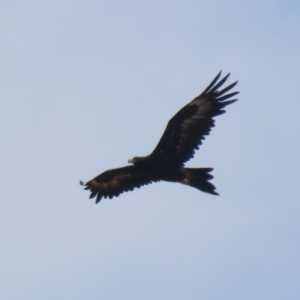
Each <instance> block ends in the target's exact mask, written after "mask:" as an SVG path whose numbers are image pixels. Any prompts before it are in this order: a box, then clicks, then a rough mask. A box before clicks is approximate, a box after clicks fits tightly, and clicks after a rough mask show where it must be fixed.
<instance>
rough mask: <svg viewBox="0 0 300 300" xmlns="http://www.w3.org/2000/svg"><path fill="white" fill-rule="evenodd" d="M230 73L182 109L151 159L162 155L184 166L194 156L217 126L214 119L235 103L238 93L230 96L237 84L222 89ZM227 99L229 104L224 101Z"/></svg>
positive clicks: (170, 122)
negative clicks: (235, 96) (212, 129)
mask: <svg viewBox="0 0 300 300" xmlns="http://www.w3.org/2000/svg"><path fill="white" fill-rule="evenodd" d="M229 75H230V74H228V75H227V76H225V77H224V78H223V79H222V80H220V81H219V82H218V80H219V78H220V76H221V72H220V73H219V74H218V75H217V76H216V77H215V79H214V80H213V81H212V82H211V84H210V85H209V86H208V87H207V88H206V89H205V91H204V92H203V93H202V94H201V95H199V96H198V97H196V98H195V99H194V100H193V101H191V102H190V103H189V104H187V105H186V106H185V107H183V108H182V109H181V110H180V111H179V112H178V113H177V114H176V115H175V116H174V117H173V118H172V119H171V120H170V121H169V122H168V125H167V127H166V130H165V132H164V133H163V135H162V137H161V139H160V141H159V143H158V145H157V146H156V148H155V149H154V151H153V152H152V154H151V155H152V156H159V157H161V158H166V159H168V160H172V161H173V162H174V163H177V164H178V165H182V164H183V163H184V162H186V161H187V160H189V159H191V158H192V157H193V156H194V153H195V150H196V149H199V146H200V145H201V144H202V140H204V139H205V136H206V135H208V134H209V132H210V130H211V128H212V127H213V126H214V120H213V117H215V116H218V115H221V114H223V113H224V112H225V111H224V110H223V108H224V107H225V106H226V105H228V104H231V103H233V102H235V101H236V99H232V97H233V96H234V95H236V94H238V92H233V93H229V94H228V93H227V92H228V91H229V90H231V89H232V88H233V87H234V86H235V85H236V84H237V82H234V83H233V84H231V85H229V86H228V87H226V88H224V89H222V90H219V88H220V87H221V86H222V85H223V84H224V82H225V81H226V80H227V78H228V77H229ZM225 100H226V101H225Z"/></svg>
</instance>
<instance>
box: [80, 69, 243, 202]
mask: <svg viewBox="0 0 300 300" xmlns="http://www.w3.org/2000/svg"><path fill="white" fill-rule="evenodd" d="M220 76H221V72H220V73H219V74H218V75H217V76H216V78H215V79H214V80H213V81H212V83H211V84H210V85H209V86H208V87H207V88H206V89H205V90H204V92H203V93H202V94H200V95H199V96H198V97H196V98H195V99H194V100H193V101H191V102H190V103H188V104H187V105H186V106H185V107H183V108H182V109H181V110H180V111H179V112H178V113H177V114H176V115H175V116H174V117H173V118H172V119H171V120H170V121H169V122H168V125H167V127H166V130H165V132H164V133H163V135H162V137H161V139H160V141H159V142H158V145H157V146H156V148H155V149H154V150H153V152H152V153H151V154H150V155H148V156H145V157H134V158H133V159H131V160H129V162H130V163H132V164H133V165H131V166H127V167H123V168H118V169H112V170H108V171H106V172H104V173H102V174H100V175H98V176H97V177H95V178H94V179H92V180H90V181H88V182H86V183H82V182H80V183H81V184H84V185H85V186H86V188H85V189H87V190H90V191H91V195H90V198H93V197H95V196H97V198H96V203H98V202H99V201H100V200H101V199H102V197H104V198H107V197H109V198H112V197H114V196H115V197H116V196H119V194H121V193H123V192H126V191H130V190H133V189H134V188H139V187H141V186H142V185H146V184H149V183H152V182H157V181H160V180H164V181H171V182H180V183H182V184H186V185H189V186H192V187H195V188H197V189H199V190H201V191H203V192H207V193H210V194H214V195H218V194H217V192H216V191H215V189H216V188H215V187H214V185H213V184H212V183H210V182H209V180H210V179H212V178H213V177H212V175H210V174H209V173H210V172H211V171H212V170H213V169H212V168H198V169H192V168H184V164H185V162H186V161H188V160H189V159H191V158H192V157H193V156H194V153H195V150H196V149H199V146H200V145H201V144H202V140H204V138H205V136H206V135H208V134H209V132H210V130H211V128H212V127H213V126H214V120H213V117H215V116H218V115H220V114H222V113H224V112H225V111H224V110H223V108H224V107H225V106H227V105H228V104H231V103H233V102H234V101H236V99H231V98H232V97H233V96H234V95H236V94H238V92H233V93H230V94H226V93H227V92H228V91H229V90H231V89H232V88H233V87H234V86H235V85H236V83H237V82H235V83H233V84H231V85H229V86H228V87H226V88H224V89H223V90H220V91H219V90H218V89H219V88H220V87H221V86H222V85H223V84H224V82H225V81H226V80H227V78H228V77H229V74H228V75H227V76H225V77H224V78H223V79H222V80H220V81H219V82H218V80H219V78H220ZM225 100H226V101H225Z"/></svg>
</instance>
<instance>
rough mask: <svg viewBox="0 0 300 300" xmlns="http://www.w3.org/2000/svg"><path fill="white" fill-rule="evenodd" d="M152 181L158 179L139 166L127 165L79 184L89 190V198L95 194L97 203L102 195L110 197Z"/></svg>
mask: <svg viewBox="0 0 300 300" xmlns="http://www.w3.org/2000/svg"><path fill="white" fill-rule="evenodd" d="M153 181H158V179H155V178H151V176H150V175H149V174H147V173H146V172H144V171H143V170H142V169H141V168H139V167H136V166H128V167H123V168H118V169H112V170H108V171H105V172H103V173H102V174H100V175H98V176H97V177H95V178H94V179H92V180H90V181H88V182H86V183H83V182H82V181H80V184H81V185H84V186H86V187H85V189H86V190H90V191H91V195H90V198H94V197H95V196H97V198H96V203H98V202H100V200H101V199H102V197H104V198H107V197H108V198H110V199H111V198H112V197H117V196H119V195H120V194H121V193H123V192H127V191H132V190H133V189H134V188H139V187H141V186H142V185H146V184H149V183H151V182H153Z"/></svg>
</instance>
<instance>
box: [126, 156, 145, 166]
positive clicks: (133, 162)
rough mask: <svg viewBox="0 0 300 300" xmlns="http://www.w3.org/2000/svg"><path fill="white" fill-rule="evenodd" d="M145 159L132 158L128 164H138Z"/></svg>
mask: <svg viewBox="0 0 300 300" xmlns="http://www.w3.org/2000/svg"><path fill="white" fill-rule="evenodd" d="M144 159H145V157H140V156H136V157H134V158H131V159H128V162H129V163H131V164H134V165H135V164H138V163H139V162H141V161H143V160H144Z"/></svg>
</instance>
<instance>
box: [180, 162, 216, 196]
mask: <svg viewBox="0 0 300 300" xmlns="http://www.w3.org/2000/svg"><path fill="white" fill-rule="evenodd" d="M212 170H213V169H212V168H199V169H192V168H182V169H181V171H182V174H183V175H184V177H183V179H182V180H181V181H180V183H183V184H186V185H189V186H192V187H194V188H196V189H198V190H200V191H202V192H205V193H209V194H213V195H219V194H218V193H217V192H216V191H215V189H216V187H215V186H214V185H213V184H212V183H210V182H209V180H210V179H212V178H213V176H212V175H211V174H209V173H210V172H211V171H212Z"/></svg>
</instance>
